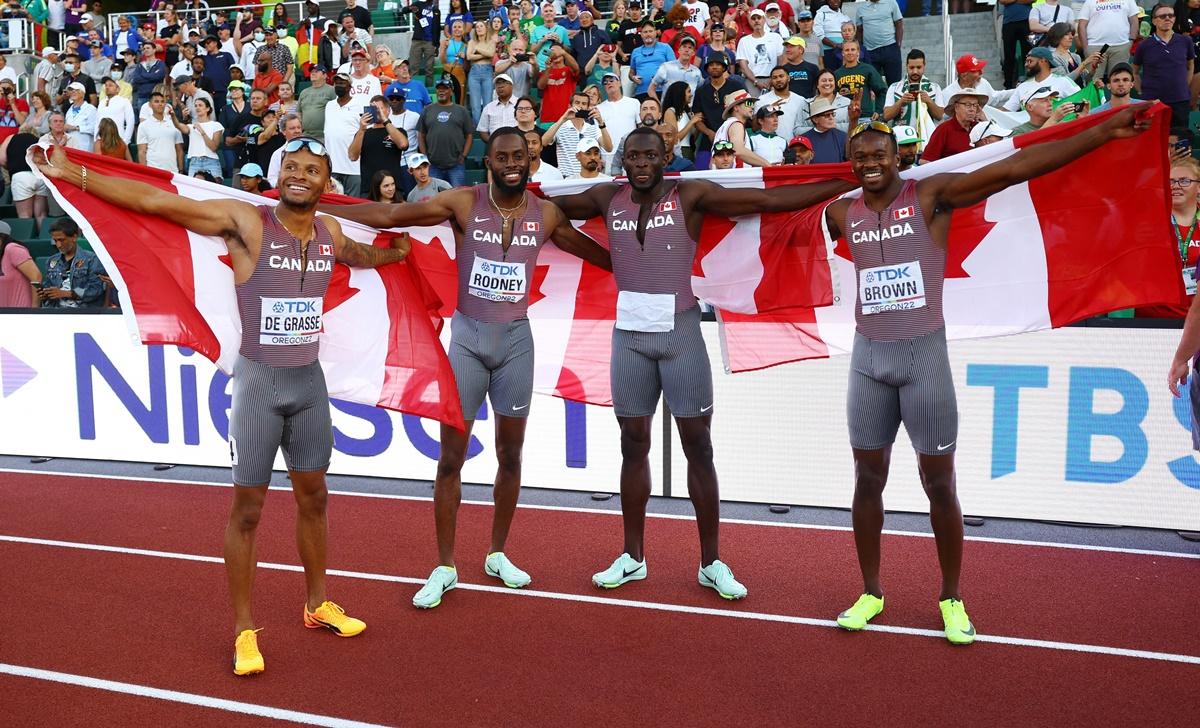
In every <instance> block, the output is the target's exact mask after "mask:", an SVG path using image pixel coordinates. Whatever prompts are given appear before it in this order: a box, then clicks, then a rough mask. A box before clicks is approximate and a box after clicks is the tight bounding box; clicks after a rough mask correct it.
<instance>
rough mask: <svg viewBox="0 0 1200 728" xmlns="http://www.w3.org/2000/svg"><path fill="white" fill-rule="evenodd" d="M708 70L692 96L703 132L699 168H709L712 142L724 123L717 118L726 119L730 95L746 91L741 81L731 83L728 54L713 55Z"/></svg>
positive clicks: (694, 112) (698, 145)
mask: <svg viewBox="0 0 1200 728" xmlns="http://www.w3.org/2000/svg"><path fill="white" fill-rule="evenodd" d="M704 69H705V70H706V71H708V80H706V81H705V82H704V83H703V84H701V86H700V88H698V89H696V94H695V97H694V98H693V99H692V113H693V114H696V115H697V119H696V128H697V129H698V130H699V131H700V135H699V136H698V137H697V140H698V141H699V144H697V146H696V159H695V162H696V168H697V169H707V168H708V161H709V156H710V154H711V150H712V145H713V142H715V141H716V133H717V129H718V128H719V127H720V126H721V124H720V123H718V121H717V120H718V119H724V113H725V100H726V98H728V96H729V95H730V94H732V93H734V92H736V91H739V90H744V89H742V88H741V87H740V86H739V85H738V84H737V83H732V82H730V77H729V65H728V63H727V62H726V57H725V55H724V54H721V53H714V54H713V55H710V56H709V57H708V63H707V64H706V65H705V67H704Z"/></svg>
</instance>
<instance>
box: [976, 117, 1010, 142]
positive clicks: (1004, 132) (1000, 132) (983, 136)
mask: <svg viewBox="0 0 1200 728" xmlns="http://www.w3.org/2000/svg"><path fill="white" fill-rule="evenodd" d="M1012 134H1013V130H1012V129H1005V128H1004V127H1002V126H1000V125H999V124H997V123H996V122H994V121H992V120H991V119H986V120H984V121H980V122H979V123H978V124H976V125H975V126H973V127H971V146H972V147H986V146H987V145H989V144H995V143H996V142H998V141H1000V140H1002V139H1005V138H1007V137H1010V136H1012Z"/></svg>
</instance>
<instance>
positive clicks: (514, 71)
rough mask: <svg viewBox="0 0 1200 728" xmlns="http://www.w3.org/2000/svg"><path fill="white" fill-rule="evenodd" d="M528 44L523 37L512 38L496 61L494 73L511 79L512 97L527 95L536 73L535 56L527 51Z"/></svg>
mask: <svg viewBox="0 0 1200 728" xmlns="http://www.w3.org/2000/svg"><path fill="white" fill-rule="evenodd" d="M527 49H528V44H527V43H526V41H525V39H524V38H521V37H517V38H513V40H512V43H510V44H509V45H508V46H506V47H505V48H504V49H503V50H502V51H501V53H500V58H499V60H497V61H496V69H495V70H496V73H497V74H500V73H503V74H505V75H506V76H508V77H509V78H511V79H512V84H513V97H514V98H518V99H519V98H521V97H522V96H528V95H529V91H530V89H531V88H532V87H533V84H534V80H535V79H536V78H537V75H538V67H537V57H536V56H534V55H531V54H530V53H529V52H528V50H527Z"/></svg>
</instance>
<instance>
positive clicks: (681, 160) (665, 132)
mask: <svg viewBox="0 0 1200 728" xmlns="http://www.w3.org/2000/svg"><path fill="white" fill-rule="evenodd" d="M706 9H707V8H706ZM654 130H655V131H657V132H658V134H659V136H661V137H662V139H663V146H664V147H666V149H667V164H666V166H665V167H664V168H663V169H664V171H667V172H688V171H690V170H693V169H695V168H696V165H694V164H692V160H690V159H687V158H686V157H680V156H678V155H676V154H675V148H676V141H675V137H676V133H675V128H674V127H672V126H669V125H667V124H659V125H658V126H656V127H655V128H654Z"/></svg>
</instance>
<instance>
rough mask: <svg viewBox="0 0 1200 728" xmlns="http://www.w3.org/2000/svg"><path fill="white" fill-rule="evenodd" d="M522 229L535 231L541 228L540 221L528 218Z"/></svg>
mask: <svg viewBox="0 0 1200 728" xmlns="http://www.w3.org/2000/svg"><path fill="white" fill-rule="evenodd" d="M522 229H523V231H524V232H527V233H536V232H538V231H539V230H541V229H542V224H541V223H540V222H536V221H533V220H530V221H527V222H526V223H525V225H524V226H523V228H522Z"/></svg>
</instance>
